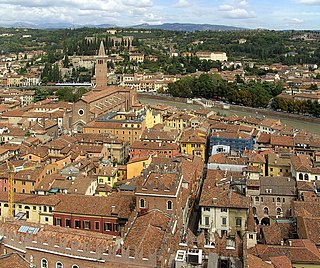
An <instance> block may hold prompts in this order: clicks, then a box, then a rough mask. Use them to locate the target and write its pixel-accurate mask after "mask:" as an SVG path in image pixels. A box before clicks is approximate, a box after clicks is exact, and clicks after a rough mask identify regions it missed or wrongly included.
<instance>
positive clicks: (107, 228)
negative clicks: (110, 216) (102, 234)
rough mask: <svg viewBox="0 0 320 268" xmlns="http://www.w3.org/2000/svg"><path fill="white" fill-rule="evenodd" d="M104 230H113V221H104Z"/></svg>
mask: <svg viewBox="0 0 320 268" xmlns="http://www.w3.org/2000/svg"><path fill="white" fill-rule="evenodd" d="M104 230H105V231H111V223H110V222H105V223H104Z"/></svg>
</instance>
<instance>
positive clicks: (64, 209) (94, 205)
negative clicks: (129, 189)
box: [55, 192, 134, 218]
mask: <svg viewBox="0 0 320 268" xmlns="http://www.w3.org/2000/svg"><path fill="white" fill-rule="evenodd" d="M60 196H61V195H60ZM133 203H134V197H133V194H132V193H124V192H116V193H113V194H111V195H109V196H107V197H105V196H87V195H63V196H62V198H61V202H60V204H59V205H58V206H56V207H55V212H59V213H67V214H81V215H94V216H112V215H115V216H116V217H119V218H129V216H130V214H131V210H132V206H133ZM112 206H115V208H114V209H113V208H112Z"/></svg>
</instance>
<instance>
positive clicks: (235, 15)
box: [0, 0, 320, 30]
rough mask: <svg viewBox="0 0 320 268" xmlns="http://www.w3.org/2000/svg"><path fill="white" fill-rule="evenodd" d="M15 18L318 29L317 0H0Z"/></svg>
mask: <svg viewBox="0 0 320 268" xmlns="http://www.w3.org/2000/svg"><path fill="white" fill-rule="evenodd" d="M15 22H25V23H71V24H74V25H79V24H81V25H88V24H90V25H92V24H94V25H98V24H113V25H117V26H129V25H137V24H141V23H149V24H161V23H173V22H179V23H200V24H202V23H206V24H218V25H228V26H236V27H245V28H250V29H255V28H267V29H274V30H285V29H296V30H300V29H305V30H320V0H287V1H283V0H238V1H237V0H162V1H160V0H26V1H25V0H0V24H2V25H6V24H12V23H15Z"/></svg>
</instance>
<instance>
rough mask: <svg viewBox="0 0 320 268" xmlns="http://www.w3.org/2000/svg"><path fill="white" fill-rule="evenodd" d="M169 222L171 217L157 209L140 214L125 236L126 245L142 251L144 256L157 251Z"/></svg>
mask: <svg viewBox="0 0 320 268" xmlns="http://www.w3.org/2000/svg"><path fill="white" fill-rule="evenodd" d="M169 222H170V217H169V216H168V215H166V214H165V213H164V212H162V211H160V210H157V209H154V210H150V211H148V212H147V213H146V214H144V215H141V216H138V217H137V218H136V220H135V221H134V223H133V225H132V226H131V228H130V231H129V233H128V234H127V236H126V237H125V240H124V247H125V248H130V249H133V250H135V251H138V252H140V253H141V252H142V254H143V256H148V254H149V253H157V252H158V251H159V250H160V249H161V246H162V241H163V238H164V236H165V233H166V232H167V231H168V224H169Z"/></svg>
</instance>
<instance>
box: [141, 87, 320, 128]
mask: <svg viewBox="0 0 320 268" xmlns="http://www.w3.org/2000/svg"><path fill="white" fill-rule="evenodd" d="M138 98H144V99H156V100H168V101H173V102H180V103H181V102H182V103H186V104H187V98H179V97H172V96H168V95H153V94H148V93H138ZM228 105H229V104H228ZM197 106H199V107H202V106H200V105H197ZM215 108H217V109H222V105H217V106H214V107H212V109H215ZM228 110H229V111H242V112H247V113H251V114H259V115H265V116H272V117H278V118H279V119H281V118H291V119H295V120H303V121H306V122H311V123H319V124H320V118H317V117H311V116H304V115H299V114H291V113H285V112H278V111H273V110H268V109H260V108H252V107H246V106H239V105H232V104H230V109H228ZM228 110H225V111H228ZM319 128H320V125H319Z"/></svg>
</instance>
